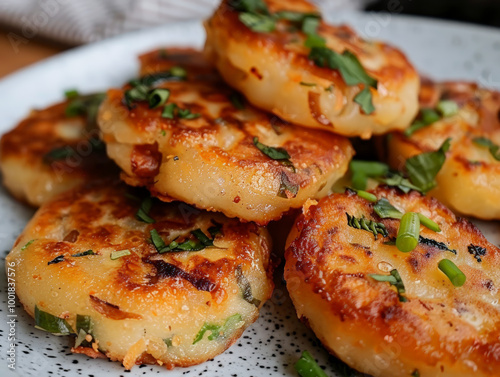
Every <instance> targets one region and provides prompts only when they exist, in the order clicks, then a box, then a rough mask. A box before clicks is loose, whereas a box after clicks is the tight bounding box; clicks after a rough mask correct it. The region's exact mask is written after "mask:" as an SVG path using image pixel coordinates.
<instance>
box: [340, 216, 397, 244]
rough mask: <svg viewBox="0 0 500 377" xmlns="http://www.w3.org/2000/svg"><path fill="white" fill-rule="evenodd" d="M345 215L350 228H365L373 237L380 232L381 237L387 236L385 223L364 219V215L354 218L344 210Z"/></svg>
mask: <svg viewBox="0 0 500 377" xmlns="http://www.w3.org/2000/svg"><path fill="white" fill-rule="evenodd" d="M346 215H347V225H349V226H350V227H351V228H355V229H360V230H366V231H367V232H370V233H373V236H374V237H375V239H377V236H378V235H379V234H381V235H382V236H383V237H387V236H388V235H389V233H388V232H387V229H386V228H385V225H384V224H382V223H377V222H375V221H372V220H368V219H366V218H365V217H364V216H363V217H361V218H356V217H355V216H351V215H349V214H348V213H347V212H346Z"/></svg>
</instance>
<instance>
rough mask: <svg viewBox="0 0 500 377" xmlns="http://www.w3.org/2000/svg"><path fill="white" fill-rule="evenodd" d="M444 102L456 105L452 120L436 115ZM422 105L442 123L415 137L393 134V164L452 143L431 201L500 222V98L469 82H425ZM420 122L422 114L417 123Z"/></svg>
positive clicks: (390, 143) (389, 145)
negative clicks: (434, 198)
mask: <svg viewBox="0 0 500 377" xmlns="http://www.w3.org/2000/svg"><path fill="white" fill-rule="evenodd" d="M443 101H447V102H448V104H449V103H450V102H449V101H451V103H452V104H455V105H454V107H455V106H456V111H453V112H452V113H451V114H452V115H449V116H442V114H441V113H439V112H436V111H437V110H435V109H436V108H438V109H439V108H440V105H439V104H440V103H441V106H442V103H443ZM420 103H421V104H420V106H421V108H422V111H424V112H427V113H428V112H429V111H432V112H434V113H436V114H437V115H438V117H437V118H436V119H434V121H432V122H431V123H430V124H428V125H427V126H425V127H423V128H420V129H418V130H416V131H415V132H414V133H413V134H411V136H406V135H405V134H403V133H399V132H397V133H393V134H391V135H390V137H388V139H387V143H386V146H385V152H384V153H385V154H386V155H387V159H388V162H389V164H390V165H391V166H392V167H393V168H396V169H397V168H400V167H401V165H402V163H403V162H404V161H405V160H406V159H407V158H409V157H411V156H413V155H416V154H420V153H423V152H429V151H433V150H436V149H438V148H439V146H440V145H441V144H442V143H443V142H444V141H445V140H446V139H447V138H451V147H450V150H449V151H448V153H447V156H446V161H445V163H444V165H443V167H442V168H441V170H440V172H439V174H438V175H437V177H436V182H437V186H436V188H435V189H433V190H432V191H430V195H432V196H434V197H436V198H438V199H439V200H440V201H442V202H443V203H444V204H446V205H447V206H449V207H450V208H451V209H452V210H454V211H456V212H458V213H460V214H464V215H467V216H474V217H478V218H480V219H485V220H492V219H500V200H499V199H498V198H499V197H500V118H499V115H500V92H497V91H493V90H488V89H483V88H480V87H479V86H478V85H477V84H474V83H468V82H443V83H434V82H431V81H428V80H427V81H425V82H424V83H423V85H422V89H421V90H420ZM445 103H446V102H445ZM452 106H453V105H452ZM427 117H429V115H427ZM421 118H422V114H421V117H419V118H418V119H417V121H416V122H415V123H417V122H421V121H422V119H421ZM424 119H425V118H424Z"/></svg>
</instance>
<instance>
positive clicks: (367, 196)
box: [354, 189, 377, 203]
mask: <svg viewBox="0 0 500 377" xmlns="http://www.w3.org/2000/svg"><path fill="white" fill-rule="evenodd" d="M354 191H356V194H358V196H359V197H361V198H363V199H366V200H368V201H369V202H372V203H375V202H376V201H377V197H376V196H375V195H374V194H372V193H371V192H368V191H363V190H356V189H354Z"/></svg>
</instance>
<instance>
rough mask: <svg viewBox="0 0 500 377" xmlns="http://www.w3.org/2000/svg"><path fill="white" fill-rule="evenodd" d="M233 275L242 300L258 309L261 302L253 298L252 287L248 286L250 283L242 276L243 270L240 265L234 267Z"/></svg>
mask: <svg viewBox="0 0 500 377" xmlns="http://www.w3.org/2000/svg"><path fill="white" fill-rule="evenodd" d="M234 274H235V276H236V283H237V284H238V287H239V288H240V290H241V294H242V295H243V299H244V300H245V301H246V302H248V303H250V304H252V305H255V306H256V307H259V306H260V303H261V301H260V300H259V299H256V298H255V297H253V294H252V286H251V285H250V282H249V281H248V279H247V278H246V276H245V275H244V274H243V269H242V268H241V265H238V266H237V267H236V269H235V271H234Z"/></svg>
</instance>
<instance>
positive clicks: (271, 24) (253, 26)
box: [238, 12, 276, 33]
mask: <svg viewBox="0 0 500 377" xmlns="http://www.w3.org/2000/svg"><path fill="white" fill-rule="evenodd" d="M238 19H239V20H240V21H241V22H242V23H243V25H245V26H246V27H247V28H249V29H250V30H252V31H255V32H257V33H269V32H271V31H273V30H274V29H275V28H276V23H275V21H274V19H273V18H272V17H270V16H267V15H264V14H257V13H248V12H244V13H240V14H239V15H238Z"/></svg>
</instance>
